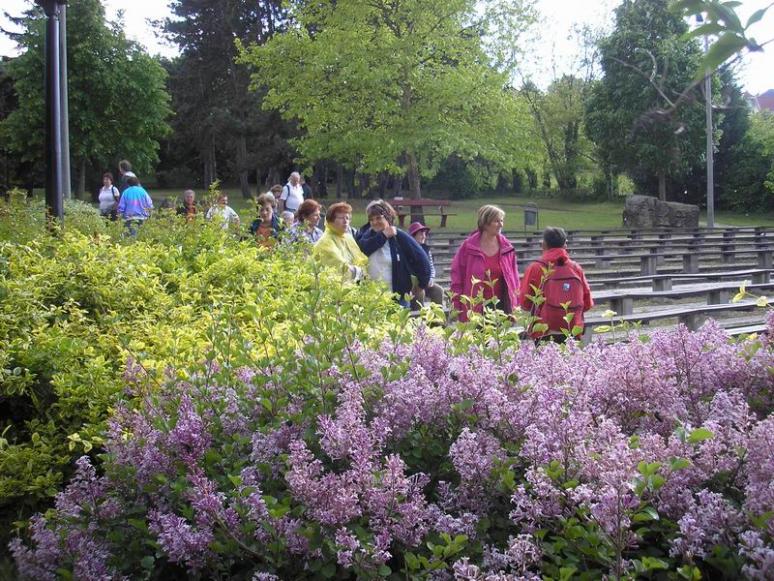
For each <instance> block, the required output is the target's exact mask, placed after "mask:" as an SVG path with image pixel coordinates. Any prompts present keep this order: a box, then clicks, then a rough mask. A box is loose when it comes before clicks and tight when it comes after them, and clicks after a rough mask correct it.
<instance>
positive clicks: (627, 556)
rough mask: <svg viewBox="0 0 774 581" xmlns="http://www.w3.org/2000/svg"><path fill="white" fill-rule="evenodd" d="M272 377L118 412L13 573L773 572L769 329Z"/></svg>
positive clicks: (426, 354)
mask: <svg viewBox="0 0 774 581" xmlns="http://www.w3.org/2000/svg"><path fill="white" fill-rule="evenodd" d="M769 324H770V326H772V327H774V316H772V317H770V319H769ZM773 330H774V329H773ZM267 369H268V367H267V366H265V365H264V364H259V365H258V366H256V367H243V368H239V369H234V370H231V369H229V368H227V367H225V366H224V367H223V368H222V369H218V370H215V372H213V373H199V374H192V375H191V376H190V377H189V379H188V380H187V381H170V382H169V383H168V384H167V385H165V386H163V388H162V389H161V390H159V391H157V392H155V393H154V394H153V395H146V396H145V397H144V398H143V399H141V400H140V403H138V404H136V405H132V406H129V405H125V406H123V407H120V408H119V409H117V410H116V411H115V413H114V415H113V417H112V419H111V421H110V427H109V431H108V433H107V435H106V442H107V443H106V446H105V454H104V456H103V457H102V459H101V460H102V463H101V469H100V473H98V472H97V471H96V470H95V469H94V468H93V467H92V465H91V463H90V461H89V460H88V459H86V458H83V459H81V460H80V461H79V463H78V472H77V475H76V477H75V478H74V479H73V481H72V482H71V483H70V485H69V486H68V487H67V489H66V490H65V491H64V492H62V493H61V494H60V495H59V497H58V499H57V503H56V507H55V509H54V510H52V511H50V512H49V513H48V514H46V515H45V516H43V515H39V516H36V517H35V518H34V519H33V520H32V521H31V523H30V534H29V539H28V540H27V542H26V543H25V542H22V540H20V539H17V540H15V541H14V542H13V543H12V545H11V550H12V552H13V555H14V557H15V559H16V562H17V565H18V569H19V572H20V573H21V574H22V575H23V576H24V577H26V578H30V579H53V578H55V577H56V575H57V570H66V571H71V572H72V573H73V574H74V575H75V577H77V578H79V579H98V578H99V579H124V578H126V579H129V578H143V577H144V578H156V577H159V578H162V577H163V578H167V577H170V576H171V577H174V576H180V577H184V576H188V577H194V578H224V579H225V578H229V579H276V578H279V579H290V578H293V579H301V578H310V579H319V578H364V579H369V578H387V577H393V578H395V579H398V578H414V579H425V578H428V579H475V580H479V579H480V580H484V579H538V578H540V576H541V575H542V576H551V577H552V578H557V579H558V578H569V577H572V576H573V575H575V574H578V575H581V574H582V575H585V576H586V577H587V578H597V577H598V578H602V577H608V578H610V577H618V578H623V577H628V578H634V577H637V576H638V575H643V576H648V575H652V574H654V573H657V572H658V571H671V572H673V573H674V574H679V575H681V576H682V577H685V578H688V579H696V578H699V576H700V575H703V576H704V577H713V576H721V575H725V576H727V577H735V576H742V575H744V576H747V577H750V578H758V579H767V578H771V575H772V574H773V573H774V569H773V568H774V549H772V539H773V538H774V518H773V514H772V509H773V508H774V416H772V415H771V411H772V409H773V405H774V404H773V401H772V397H773V396H772V385H773V384H774V374H773V373H774V372H773V371H772V370H773V369H774V345H772V343H770V342H769V340H768V339H765V338H764V339H754V338H752V339H745V340H741V341H739V340H730V339H729V338H728V337H726V336H725V335H724V333H723V331H722V330H721V329H720V328H719V327H718V326H717V325H714V324H712V323H708V324H707V325H705V326H704V327H703V328H702V329H701V330H700V331H698V332H696V333H691V332H689V331H687V330H686V329H685V328H678V329H676V330H671V331H659V332H656V333H654V334H653V335H652V336H651V338H650V339H649V340H647V341H645V342H642V341H638V340H631V341H629V342H622V343H617V344H614V345H607V344H604V343H602V342H596V343H594V344H592V345H590V346H588V347H586V348H583V349H581V348H580V347H579V346H578V345H576V344H574V343H570V344H569V345H567V346H558V345H554V344H549V345H545V346H541V347H535V346H534V345H532V344H531V343H528V344H523V345H521V346H520V347H518V348H508V349H506V350H505V352H503V353H500V354H499V356H498V357H495V358H493V357H491V356H490V355H489V353H487V352H486V350H485V349H477V348H473V347H469V348H465V349H461V348H460V345H459V343H455V342H454V341H450V340H446V339H443V338H440V337H438V336H436V335H435V334H433V333H432V332H430V331H428V330H426V329H424V328H420V329H419V330H418V331H417V332H416V334H415V336H414V337H413V340H412V341H409V342H405V341H400V340H396V341H387V342H385V344H384V345H383V346H382V347H381V348H380V349H377V350H369V349H366V348H363V347H362V346H358V345H354V347H353V349H352V350H351V352H350V353H348V356H347V357H346V358H343V359H342V360H341V361H338V362H336V364H334V365H333V366H332V367H330V368H329V369H327V370H325V371H324V372H323V373H324V380H325V385H327V386H329V387H330V389H322V388H321V389H320V390H319V391H318V392H317V393H315V392H313V391H309V390H307V389H304V390H297V389H294V385H292V384H289V383H291V380H290V379H289V378H288V376H285V377H284V379H283V381H284V382H285V385H278V384H277V382H276V377H275V376H273V375H272V373H270V372H268V371H267ZM278 391H282V392H283V395H282V398H281V401H282V402H283V404H282V405H281V406H277V405H273V404H272V402H273V401H279V400H274V399H272V398H273V397H277V394H278Z"/></svg>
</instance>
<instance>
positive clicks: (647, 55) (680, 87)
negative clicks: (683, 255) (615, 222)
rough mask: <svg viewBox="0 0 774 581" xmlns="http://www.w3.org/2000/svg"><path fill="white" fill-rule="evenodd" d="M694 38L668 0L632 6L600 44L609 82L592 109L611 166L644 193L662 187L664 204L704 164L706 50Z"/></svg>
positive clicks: (595, 91)
mask: <svg viewBox="0 0 774 581" xmlns="http://www.w3.org/2000/svg"><path fill="white" fill-rule="evenodd" d="M686 32H687V25H686V24H685V22H683V20H682V19H681V18H680V17H679V16H678V15H677V14H674V13H672V12H670V11H669V10H668V2H667V0H624V2H623V3H622V4H621V6H619V7H618V9H617V10H616V26H615V29H614V31H613V33H612V34H611V35H610V36H609V37H607V38H606V39H604V40H603V41H602V42H601V44H600V53H601V59H602V68H603V71H604V77H603V79H602V80H601V81H600V82H598V83H596V84H595V86H594V87H593V88H592V91H591V97H590V99H589V101H588V103H587V107H586V122H587V127H588V134H589V136H590V137H591V139H592V140H593V141H594V142H595V143H596V145H597V147H598V148H599V150H600V154H601V157H602V159H603V160H605V163H606V164H607V165H608V166H609V167H611V168H615V169H614V170H613V171H615V170H623V171H626V172H627V173H628V174H629V177H631V178H632V180H633V181H634V183H635V185H636V186H637V188H638V190H640V191H644V192H648V191H652V189H654V188H655V187H657V188H658V193H659V197H660V198H661V199H666V198H667V193H668V192H667V189H668V186H669V185H674V183H680V182H681V180H682V178H683V177H684V176H685V175H686V174H687V173H688V172H689V171H690V169H691V168H692V167H693V166H694V165H697V164H698V163H700V162H701V160H702V152H703V145H704V109H703V106H702V103H701V93H700V91H699V90H698V89H697V88H696V86H695V85H694V84H693V83H692V82H693V80H694V78H695V76H696V73H697V71H698V70H699V63H700V62H701V51H700V49H699V47H698V46H697V45H696V43H695V41H686V40H684V39H683V35H684V34H685V33H686ZM678 100H679V103H677V101H678ZM678 105H679V106H678Z"/></svg>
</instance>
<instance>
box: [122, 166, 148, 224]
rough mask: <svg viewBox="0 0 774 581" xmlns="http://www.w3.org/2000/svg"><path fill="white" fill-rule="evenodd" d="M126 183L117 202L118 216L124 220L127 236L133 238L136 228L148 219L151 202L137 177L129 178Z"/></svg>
mask: <svg viewBox="0 0 774 581" xmlns="http://www.w3.org/2000/svg"><path fill="white" fill-rule="evenodd" d="M126 183H127V188H126V189H125V190H124V192H123V193H122V194H121V199H120V200H119V201H118V214H119V215H120V216H121V218H122V219H123V220H124V224H125V225H126V229H127V230H128V231H129V234H130V235H132V236H134V235H136V234H137V228H138V227H139V226H140V225H141V224H143V223H144V222H145V220H147V219H148V218H149V217H150V213H151V210H152V209H153V200H151V197H150V196H149V195H148V192H146V191H145V189H144V188H143V187H142V186H141V185H140V181H139V180H138V179H137V176H130V177H129V178H128V179H127V180H126Z"/></svg>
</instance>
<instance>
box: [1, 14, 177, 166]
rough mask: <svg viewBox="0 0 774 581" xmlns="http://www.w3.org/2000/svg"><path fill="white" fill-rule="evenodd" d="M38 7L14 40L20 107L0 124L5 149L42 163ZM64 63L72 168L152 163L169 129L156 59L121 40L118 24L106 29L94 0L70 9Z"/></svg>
mask: <svg viewBox="0 0 774 581" xmlns="http://www.w3.org/2000/svg"><path fill="white" fill-rule="evenodd" d="M45 22H46V18H45V16H44V15H43V11H42V9H41V8H37V7H36V8H34V9H32V10H30V11H29V12H28V13H27V14H26V16H25V17H24V18H23V19H22V21H21V25H22V26H23V27H24V32H22V33H21V35H20V37H19V38H18V39H17V40H18V42H19V43H20V45H21V46H22V50H23V52H22V54H21V55H20V56H19V57H17V58H15V59H13V60H11V61H10V62H9V64H8V72H9V74H10V76H11V77H12V78H13V80H14V88H15V90H16V93H17V94H18V97H19V104H18V108H17V109H15V110H14V111H12V112H11V113H10V115H8V117H7V118H6V119H5V120H4V121H3V122H2V124H0V135H1V136H2V138H3V139H4V140H5V141H6V143H7V144H8V147H9V149H10V150H11V151H12V152H14V153H17V154H19V155H20V156H21V158H22V159H23V160H25V161H32V162H36V163H41V162H42V159H43V152H44V151H45V150H44V147H43V145H44V144H43V140H44V138H45V132H44V131H42V130H41V131H30V128H31V127H41V128H42V127H44V126H45V123H44V121H45V107H44V99H45V95H44V84H43V82H42V79H43V78H44V58H45V55H44V38H45ZM67 50H68V52H67V59H68V91H69V118H70V151H71V155H72V158H73V160H74V162H75V163H77V164H79V165H80V164H81V163H88V164H91V165H93V166H94V167H96V168H97V169H103V168H107V167H112V166H113V165H114V164H115V162H116V161H117V160H118V159H121V158H123V157H128V158H130V159H131V160H132V163H133V165H134V167H135V168H136V170H137V171H138V172H140V173H146V172H149V171H150V169H151V168H152V166H153V164H154V163H155V161H156V159H157V155H156V154H157V151H158V147H159V139H160V138H161V137H162V136H164V135H165V133H166V132H167V131H168V126H167V124H166V118H167V117H168V116H169V114H170V110H169V96H168V94H167V92H166V90H165V88H164V83H165V80H166V73H165V72H164V69H163V68H162V67H161V66H160V64H159V63H158V61H157V60H156V59H154V58H152V57H150V56H149V55H148V54H147V53H146V52H145V51H144V50H143V49H141V48H140V46H139V45H138V44H137V43H135V42H132V41H129V40H127V39H126V36H125V35H124V33H123V31H122V30H121V29H120V28H119V27H118V25H113V26H112V27H110V26H108V25H107V24H106V22H105V11H104V8H103V7H102V4H101V3H100V2H99V1H98V0H78V1H76V2H70V3H68V9H67Z"/></svg>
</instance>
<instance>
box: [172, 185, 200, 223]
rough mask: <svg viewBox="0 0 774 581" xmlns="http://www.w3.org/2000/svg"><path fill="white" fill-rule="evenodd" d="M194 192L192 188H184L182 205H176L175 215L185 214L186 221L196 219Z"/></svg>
mask: <svg viewBox="0 0 774 581" xmlns="http://www.w3.org/2000/svg"><path fill="white" fill-rule="evenodd" d="M197 211H198V210H197V208H196V192H194V191H193V190H186V191H184V192H183V205H182V206H178V207H177V215H178V216H185V219H186V220H187V221H188V222H192V221H193V220H195V219H196V213H197Z"/></svg>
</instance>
